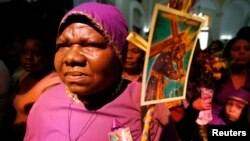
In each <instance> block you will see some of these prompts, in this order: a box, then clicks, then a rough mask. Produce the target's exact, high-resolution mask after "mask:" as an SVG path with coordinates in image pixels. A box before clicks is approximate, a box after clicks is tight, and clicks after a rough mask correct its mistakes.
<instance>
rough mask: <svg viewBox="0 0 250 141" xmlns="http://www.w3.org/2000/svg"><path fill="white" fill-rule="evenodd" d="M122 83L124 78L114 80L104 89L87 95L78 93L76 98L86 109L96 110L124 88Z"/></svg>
mask: <svg viewBox="0 0 250 141" xmlns="http://www.w3.org/2000/svg"><path fill="white" fill-rule="evenodd" d="M124 84H125V83H124V80H122V79H119V80H117V81H116V82H114V85H112V86H111V87H109V88H108V89H106V90H104V91H101V92H99V93H96V94H91V95H87V96H81V95H78V99H79V100H80V101H81V102H82V103H83V104H84V105H85V107H86V108H87V109H91V110H96V109H99V108H100V107H102V106H103V105H105V104H106V103H108V102H109V101H111V100H113V99H114V98H116V97H117V96H119V95H120V94H121V93H122V91H123V90H124Z"/></svg>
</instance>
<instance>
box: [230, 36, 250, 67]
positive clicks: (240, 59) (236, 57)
mask: <svg viewBox="0 0 250 141" xmlns="http://www.w3.org/2000/svg"><path fill="white" fill-rule="evenodd" d="M230 57H231V59H232V60H233V61H234V63H235V64H238V65H246V64H248V63H249V62H250V43H249V42H248V41H247V40H243V39H240V40H238V41H236V42H235V43H234V44H233V45H232V48H231V51H230Z"/></svg>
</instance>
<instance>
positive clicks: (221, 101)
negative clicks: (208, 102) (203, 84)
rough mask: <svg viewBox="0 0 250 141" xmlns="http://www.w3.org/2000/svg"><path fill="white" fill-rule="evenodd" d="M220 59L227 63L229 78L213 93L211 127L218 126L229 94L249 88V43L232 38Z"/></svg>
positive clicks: (241, 39)
mask: <svg viewBox="0 0 250 141" xmlns="http://www.w3.org/2000/svg"><path fill="white" fill-rule="evenodd" d="M222 57H224V58H226V59H227V60H228V62H229V76H228V78H227V79H226V81H225V82H224V83H223V84H221V89H220V90H217V91H215V92H214V97H213V101H212V115H213V120H212V121H211V122H209V124H211V125H218V124H220V122H219V121H220V119H221V117H220V112H221V110H222V108H223V106H224V105H225V104H226V100H227V98H228V96H230V95H229V94H230V93H232V92H233V91H235V90H237V89H240V88H241V87H250V75H249V74H250V69H249V63H250V42H249V41H248V40H246V39H244V38H238V37H236V38H233V39H231V40H230V41H229V42H228V44H227V45H226V47H225V49H224V51H223V54H222Z"/></svg>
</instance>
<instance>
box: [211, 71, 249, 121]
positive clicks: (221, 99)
mask: <svg viewBox="0 0 250 141" xmlns="http://www.w3.org/2000/svg"><path fill="white" fill-rule="evenodd" d="M245 86H246V87H249V88H250V75H249V76H248V78H247V82H246V84H245ZM235 90H236V89H235V88H234V86H233V83H232V80H231V79H230V80H228V81H227V82H226V83H225V84H224V85H223V86H222V89H221V91H220V92H218V93H215V94H214V98H213V102H212V115H213V120H212V121H210V122H209V124H212V125H220V124H221V117H220V113H221V111H222V109H223V106H225V104H226V101H227V98H228V97H230V96H232V95H233V93H232V92H233V91H235Z"/></svg>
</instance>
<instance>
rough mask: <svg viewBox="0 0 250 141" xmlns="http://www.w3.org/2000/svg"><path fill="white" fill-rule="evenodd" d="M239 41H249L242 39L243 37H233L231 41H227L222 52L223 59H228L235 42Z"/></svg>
mask: <svg viewBox="0 0 250 141" xmlns="http://www.w3.org/2000/svg"><path fill="white" fill-rule="evenodd" d="M239 40H246V41H249V40H247V39H246V38H243V37H234V38H233V39H231V40H229V42H228V43H227V44H226V46H225V48H224V51H223V54H222V57H223V58H227V59H230V51H231V49H232V46H233V45H234V44H235V42H237V41H239Z"/></svg>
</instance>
